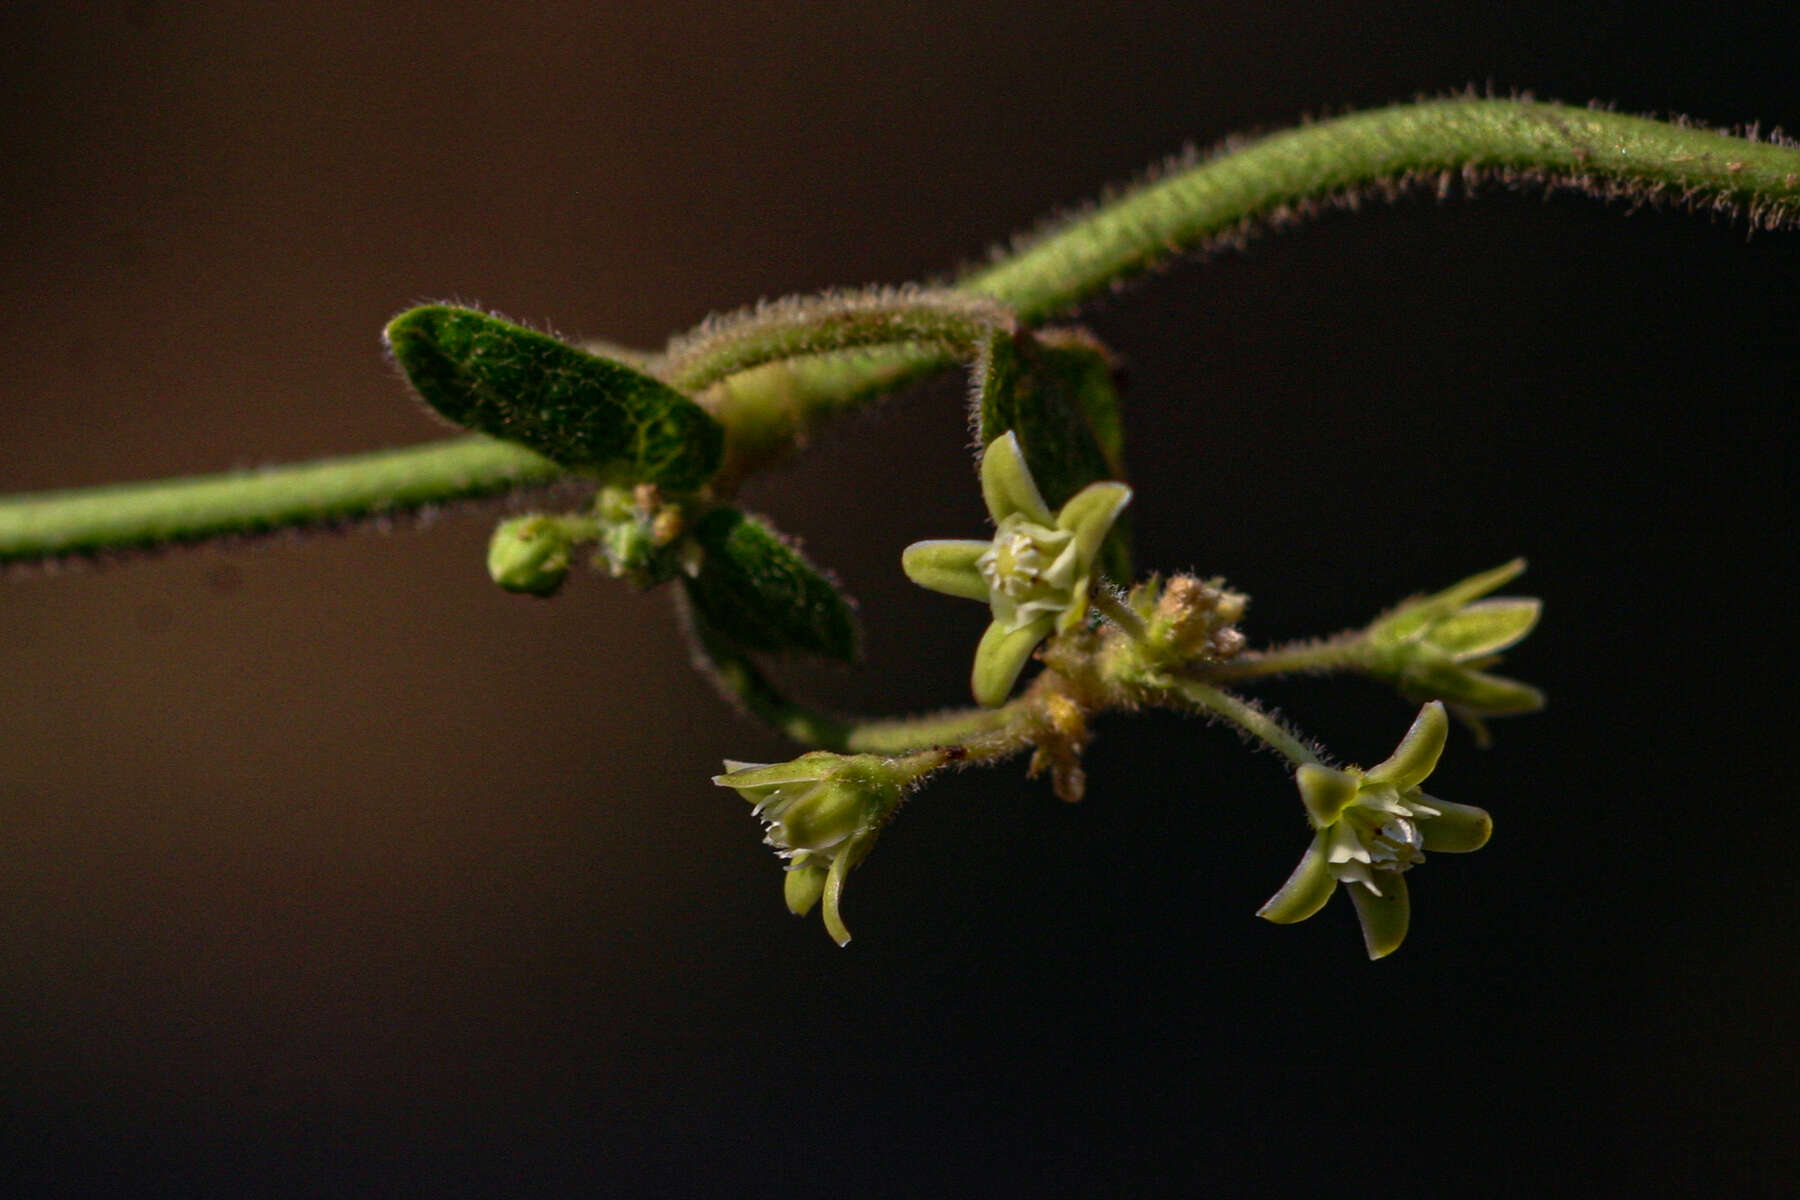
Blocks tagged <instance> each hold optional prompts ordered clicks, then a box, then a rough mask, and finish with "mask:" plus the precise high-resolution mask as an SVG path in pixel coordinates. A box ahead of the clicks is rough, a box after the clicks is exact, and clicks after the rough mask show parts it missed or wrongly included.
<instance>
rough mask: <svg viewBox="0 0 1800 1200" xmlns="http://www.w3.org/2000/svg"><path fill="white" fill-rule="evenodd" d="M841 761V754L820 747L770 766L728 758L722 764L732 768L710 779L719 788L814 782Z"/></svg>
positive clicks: (776, 785)
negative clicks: (822, 749) (821, 749)
mask: <svg viewBox="0 0 1800 1200" xmlns="http://www.w3.org/2000/svg"><path fill="white" fill-rule="evenodd" d="M841 761H842V757H841V756H840V755H836V754H833V753H831V752H830V751H819V750H814V751H811V752H809V753H806V754H802V755H801V756H800V757H799V758H796V759H794V760H793V761H792V762H784V763H774V764H771V765H764V764H761V763H741V762H735V761H733V760H732V759H729V758H728V759H726V760H725V765H726V766H727V767H729V768H731V771H730V773H729V774H726V775H714V776H713V777H712V781H713V782H714V783H716V784H718V785H719V786H720V787H728V788H762V787H779V786H780V785H782V784H784V783H816V782H817V781H818V780H821V779H823V778H825V776H826V775H827V774H829V773H830V771H831V768H832V767H834V766H836V765H837V764H838V763H839V762H841Z"/></svg>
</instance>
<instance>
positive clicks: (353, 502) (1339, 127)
mask: <svg viewBox="0 0 1800 1200" xmlns="http://www.w3.org/2000/svg"><path fill="white" fill-rule="evenodd" d="M1458 178H1461V179H1464V180H1467V181H1470V182H1484V181H1491V182H1497V183H1501V184H1504V185H1508V186H1514V187H1536V188H1539V189H1556V188H1574V189H1579V190H1582V191H1585V192H1587V193H1589V194H1592V195H1595V196H1597V197H1600V198H1613V197H1622V198H1626V199H1630V200H1634V201H1640V202H1641V201H1670V202H1673V203H1676V204H1679V205H1682V206H1685V207H1690V208H1704V209H1712V210H1718V211H1723V212H1726V213H1730V214H1733V215H1737V216H1741V217H1744V218H1746V219H1748V220H1749V221H1750V222H1752V223H1753V224H1757V225H1762V226H1769V227H1777V226H1779V227H1791V226H1793V225H1794V224H1795V223H1796V220H1797V218H1800V149H1797V148H1795V147H1793V146H1788V145H1777V144H1773V143H1769V142H1759V141H1755V140H1752V139H1748V138H1741V137H1733V136H1729V135H1726V134H1720V133H1713V132H1710V131H1707V130H1703V129H1695V128H1690V127H1687V126H1682V125H1677V124H1672V123H1668V122H1661V121H1654V120H1649V119H1647V118H1642V117H1631V116H1624V115H1621V114H1618V113H1612V112H1606V111H1603V110H1597V109H1583V108H1573V107H1569V106H1565V105H1557V104H1542V103H1535V102H1531V101H1523V100H1483V99H1471V98H1462V99H1449V100H1435V101H1426V102H1421V103H1417V104H1406V105H1398V106H1395V107H1391V108H1383V109H1377V110H1373V111H1370V112H1364V113H1355V114H1352V115H1349V116H1345V117H1339V118H1336V119H1333V120H1329V121H1321V122H1318V123H1316V124H1311V125H1304V126H1301V127H1299V128H1296V129H1291V130H1288V131H1286V132H1282V133H1277V134H1274V135H1271V136H1269V137H1266V138H1262V139H1260V140H1257V141H1253V142H1250V143H1248V144H1245V145H1243V146H1240V147H1235V148H1230V149H1228V150H1227V151H1226V152H1225V153H1222V154H1219V155H1217V156H1214V157H1211V158H1207V159H1203V160H1200V161H1195V162H1177V163H1174V164H1171V165H1170V166H1169V167H1167V168H1165V169H1164V170H1163V171H1162V172H1161V173H1159V174H1157V175H1155V176H1152V177H1151V178H1150V179H1148V180H1146V181H1144V182H1143V183H1140V184H1139V185H1137V186H1136V187H1133V188H1130V189H1128V190H1126V191H1125V192H1123V193H1122V194H1121V195H1119V196H1118V197H1117V198H1116V199H1113V200H1111V201H1109V202H1107V203H1105V204H1102V205H1100V206H1098V207H1096V208H1093V209H1092V210H1090V211H1086V212H1081V213H1078V214H1076V215H1075V216H1073V217H1071V218H1069V219H1068V220H1066V221H1063V222H1061V223H1060V224H1054V225H1052V226H1050V227H1048V228H1046V230H1045V231H1044V232H1042V233H1041V234H1039V235H1037V236H1035V237H1034V238H1031V239H1028V240H1027V241H1025V242H1024V243H1022V244H1021V245H1020V246H1019V247H1018V248H1017V249H1015V250H1014V251H1012V252H1010V253H1008V254H1005V255H1002V256H1001V257H999V258H998V259H997V260H996V261H995V262H993V263H992V264H990V265H988V266H987V267H984V268H982V269H980V270H978V271H975V272H974V273H972V274H970V275H968V276H966V277H965V278H963V279H962V280H960V281H959V282H958V283H957V284H956V285H955V287H956V290H958V291H960V292H963V293H965V294H967V295H969V296H973V297H984V298H987V299H989V300H993V301H996V302H997V303H999V304H1000V305H1002V306H1004V307H1005V308H1007V309H1010V310H1011V311H1012V312H1014V313H1016V314H1017V316H1018V319H1019V320H1020V322H1021V324H1023V325H1026V326H1030V325H1034V324H1036V323H1038V322H1041V321H1042V320H1044V319H1046V318H1048V317H1050V316H1052V315H1054V314H1056V313H1059V312H1062V311H1064V310H1067V309H1069V308H1070V307H1072V306H1074V305H1076V304H1079V303H1080V302H1081V301H1083V300H1085V299H1087V298H1089V297H1091V296H1094V295H1095V294H1097V293H1099V292H1101V291H1104V290H1106V289H1107V288H1110V287H1113V286H1116V285H1117V284H1119V283H1121V282H1123V281H1125V280H1127V279H1129V278H1131V277H1133V276H1135V275H1138V274H1141V273H1143V272H1145V271H1147V270H1150V269H1151V268H1153V267H1155V266H1157V265H1158V264H1160V263H1163V262H1166V261H1168V260H1169V259H1171V258H1174V257H1178V256H1180V255H1183V254H1187V253H1191V252H1194V251H1203V250H1207V249H1210V248H1213V247H1215V246H1218V245H1224V244H1229V243H1231V242H1234V241H1236V240H1239V239H1241V238H1242V237H1243V236H1244V235H1245V234H1246V233H1248V232H1251V231H1252V230H1254V229H1256V228H1258V227H1261V226H1267V227H1278V226H1280V225H1283V224H1286V223H1288V222H1289V221H1291V220H1293V219H1295V218H1297V217H1302V216H1306V215H1308V214H1310V213H1312V212H1314V211H1317V210H1319V209H1321V208H1324V207H1327V206H1329V205H1331V204H1333V203H1334V202H1342V201H1347V200H1353V199H1356V198H1360V197H1364V196H1388V195H1392V194H1397V193H1398V192H1400V191H1403V190H1407V189H1411V188H1419V187H1425V186H1438V187H1441V186H1445V185H1447V184H1449V183H1452V182H1454V181H1455V180H1457V179H1458ZM952 361H953V360H952V358H951V357H950V355H949V354H948V353H947V352H946V351H945V350H944V349H942V348H941V346H928V347H925V348H922V349H912V348H908V349H904V350H885V351H880V352H862V353H858V354H854V355H827V356H824V357H809V358H803V359H796V360H793V361H791V362H785V363H776V364H769V365H765V366H763V367H761V368H759V369H758V370H756V371H749V372H745V373H744V374H742V375H739V376H735V377H733V378H730V379H725V380H722V381H720V382H719V383H718V384H717V385H715V387H714V388H713V389H710V390H709V392H708V394H706V395H704V396H702V397H701V398H702V400H703V402H705V403H707V405H708V407H709V408H711V409H712V410H713V412H714V414H715V415H716V416H718V417H719V418H720V420H721V421H722V422H723V423H724V424H725V426H726V430H727V440H728V447H729V445H730V443H731V441H733V440H746V441H749V442H752V443H759V444H767V443H768V442H769V441H770V437H769V433H768V430H769V428H770V426H771V425H778V426H779V429H780V435H779V440H780V442H781V443H782V444H783V445H791V444H794V443H796V442H798V441H800V440H802V439H804V437H805V435H806V433H807V432H808V431H809V430H810V429H811V428H813V427H814V426H816V425H818V424H820V423H822V422H824V421H826V420H828V419H830V418H831V417H833V416H836V415H838V414H840V413H842V412H844V411H846V410H848V409H851V408H854V407H856V406H857V405H858V404H860V403H862V402H863V401H865V400H866V399H868V398H870V397H872V396H874V395H879V394H881V393H883V392H886V391H889V390H892V389H893V388H894V387H896V386H898V385H899V384H901V383H904V382H906V381H908V380H910V379H913V378H916V377H918V376H920V375H923V374H928V373H930V372H933V371H936V370H939V369H941V368H944V367H946V366H949V365H951V362H952ZM765 458H766V455H758V456H755V460H754V463H753V464H752V465H756V464H760V462H761V461H764V459H765ZM556 474H557V471H556V469H555V468H554V467H552V466H550V465H549V464H547V463H545V462H544V460H543V459H541V458H539V457H538V456H536V455H534V454H531V453H530V452H529V451H525V450H522V449H519V448H515V447H510V446H504V445H498V444H495V443H491V442H485V441H480V440H471V439H457V440H453V441H449V442H443V443H433V444H428V445H424V446H417V447H412V448H408V449H403V450H395V451H388V452H384V453H378V454H370V455H358V456H354V457H350V458H342V459H332V460H327V461H325V462H315V463H304V464H298V465H295V466H290V467H283V468H276V469H271V470H267V471H259V472H245V473H239V474H231V475H220V476H209V477H205V478H199V479H178V480H167V481H157V482H151V483H143V484H136V485H127V486H122V487H120V486H115V487H108V488H104V489H97V490H91V491H77V492H62V493H48V494H44V495H39V496H23V497H12V498H7V499H0V563H3V562H9V561H11V562H16V561H21V560H31V559H46V558H55V557H59V556H65V555H77V554H91V553H96V552H103V551H107V550H123V549H129V548H133V547H142V546H148V545H157V544H165V543H179V542H191V541H197V540H201V539H204V538H208V537H214V536H221V535H229V534H242V533H254V532H259V531H264V530H269V529H275V528H280V527H283V526H294V525H305V524H312V523H317V522H329V521H336V520H343V519H348V518H354V517H359V516H366V515H370V514H375V513H387V512H396V511H404V510H407V509H413V508H420V507H424V506H428V505H432V504H442V503H446V502H449V501H454V500H460V499H466V498H470V497H476V496H483V495H488V494H492V493H494V492H498V491H504V490H506V489H509V488H512V487H516V486H520V485H522V484H531V483H539V482H544V481H547V480H548V479H550V478H553V477H554V476H555V475H556Z"/></svg>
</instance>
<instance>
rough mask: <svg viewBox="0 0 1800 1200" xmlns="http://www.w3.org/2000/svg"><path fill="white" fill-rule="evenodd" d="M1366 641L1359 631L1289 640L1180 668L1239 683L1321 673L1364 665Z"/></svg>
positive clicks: (1358, 668)
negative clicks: (1341, 634)
mask: <svg viewBox="0 0 1800 1200" xmlns="http://www.w3.org/2000/svg"><path fill="white" fill-rule="evenodd" d="M1368 645H1369V644H1368V642H1367V640H1365V638H1364V636H1363V634H1362V632H1361V631H1360V630H1359V631H1357V632H1355V633H1350V634H1345V635H1343V636H1340V637H1334V638H1327V639H1324V640H1323V641H1311V642H1291V643H1289V644H1287V645H1285V646H1274V647H1271V648H1270V649H1268V650H1261V651H1252V652H1250V653H1246V654H1240V655H1238V656H1237V657H1236V658H1230V659H1226V660H1225V661H1223V662H1207V663H1198V664H1196V665H1194V666H1192V667H1184V668H1182V673H1183V674H1184V675H1189V676H1192V677H1195V678H1199V679H1204V680H1206V681H1207V682H1208V683H1241V682H1243V681H1245V680H1249V679H1269V678H1272V677H1274V676H1276V675H1323V674H1325V673H1327V672H1330V671H1365V670H1367V669H1368V654H1367V650H1368Z"/></svg>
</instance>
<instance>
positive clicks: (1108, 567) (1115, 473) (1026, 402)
mask: <svg viewBox="0 0 1800 1200" xmlns="http://www.w3.org/2000/svg"><path fill="white" fill-rule="evenodd" d="M976 374H977V381H978V387H979V394H978V396H977V398H976V404H977V410H978V411H977V413H976V417H977V420H978V422H979V424H980V430H981V444H982V445H983V446H984V447H985V446H987V445H988V444H989V443H991V442H992V441H993V440H994V439H995V438H998V437H1000V436H1001V435H1003V434H1005V433H1006V432H1007V431H1009V430H1010V431H1012V432H1014V433H1016V434H1018V437H1019V443H1020V445H1021V446H1022V448H1023V449H1024V451H1025V463H1026V465H1027V466H1028V467H1029V468H1030V469H1031V476H1032V478H1033V479H1034V480H1036V481H1037V486H1038V490H1039V491H1041V492H1042V493H1043V497H1044V501H1045V502H1046V503H1047V504H1048V505H1049V506H1050V507H1051V508H1052V509H1057V508H1061V507H1062V506H1063V505H1064V504H1065V503H1067V502H1068V500H1069V497H1071V496H1073V495H1074V494H1075V493H1076V492H1079V491H1080V490H1081V489H1082V488H1084V487H1086V486H1087V485H1088V484H1090V483H1094V482H1097V481H1099V480H1102V479H1117V480H1123V479H1124V478H1125V471H1124V463H1123V450H1124V433H1123V426H1122V425H1121V423H1120V420H1119V392H1118V388H1117V386H1116V385H1115V384H1114V382H1113V366H1112V362H1111V360H1110V359H1109V358H1108V357H1107V355H1106V351H1105V350H1104V348H1102V347H1101V346H1100V344H1099V343H1098V342H1095V341H1094V340H1092V339H1091V338H1089V337H1087V336H1086V335H1083V334H1080V333H1077V332H1075V331H1072V330H1060V331H1058V330H1052V331H1049V332H1046V333H1043V334H1040V335H1038V336H1036V337H1033V336H1032V335H1030V334H1021V335H1018V336H1010V335H1005V334H997V335H995V336H994V337H993V338H990V339H989V340H988V342H987V343H986V344H985V345H984V346H983V348H982V354H981V358H980V361H979V362H978V363H977V364H976ZM1099 563H1100V570H1101V573H1102V574H1105V575H1107V576H1109V577H1110V578H1112V579H1114V580H1116V581H1118V582H1125V581H1127V580H1129V579H1130V578H1131V541H1130V535H1129V533H1128V532H1127V530H1126V529H1125V526H1124V523H1123V521H1121V522H1119V523H1117V524H1115V525H1114V526H1113V531H1112V533H1111V535H1110V536H1109V537H1108V538H1107V540H1106V546H1105V548H1104V549H1102V550H1101V552H1100V557H1099Z"/></svg>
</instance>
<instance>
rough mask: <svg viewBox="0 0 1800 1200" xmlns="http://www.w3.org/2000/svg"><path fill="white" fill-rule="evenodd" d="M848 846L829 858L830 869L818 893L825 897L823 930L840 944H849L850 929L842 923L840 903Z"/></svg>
mask: <svg viewBox="0 0 1800 1200" xmlns="http://www.w3.org/2000/svg"><path fill="white" fill-rule="evenodd" d="M848 851H849V848H848V847H846V848H845V852H843V853H840V854H839V855H838V856H837V857H836V858H834V859H832V860H831V870H830V871H828V872H827V873H826V875H825V883H824V886H823V887H822V888H820V891H819V894H820V895H821V896H823V897H824V899H825V913H824V917H825V932H826V933H829V934H830V935H831V940H832V941H834V942H836V943H837V944H838V945H840V946H848V945H849V944H850V930H849V928H848V927H847V926H846V925H845V924H844V915H843V913H842V912H841V911H840V907H839V906H840V904H841V903H842V901H843V898H844V876H845V875H848V874H849V873H850V857H851V856H850V854H849V852H848Z"/></svg>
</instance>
